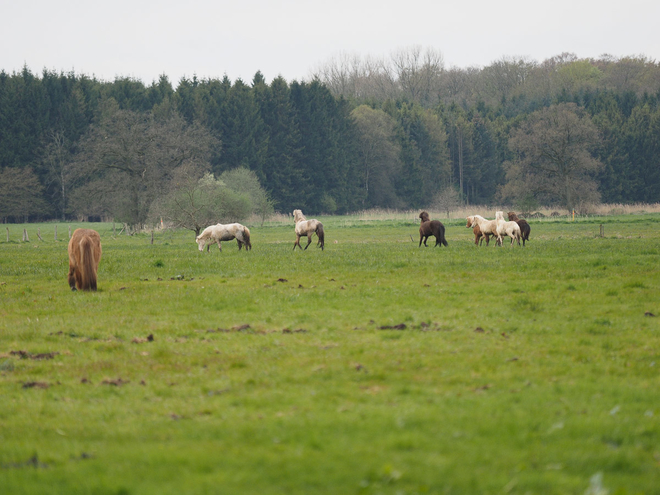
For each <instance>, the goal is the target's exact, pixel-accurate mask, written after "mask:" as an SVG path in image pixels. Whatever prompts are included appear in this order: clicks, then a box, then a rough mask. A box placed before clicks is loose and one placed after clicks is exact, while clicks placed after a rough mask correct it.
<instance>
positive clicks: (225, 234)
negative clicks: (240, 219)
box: [195, 223, 252, 252]
mask: <svg viewBox="0 0 660 495" xmlns="http://www.w3.org/2000/svg"><path fill="white" fill-rule="evenodd" d="M232 239H236V241H237V242H238V250H239V251H240V250H241V248H242V247H243V245H245V250H246V251H247V250H248V249H252V244H251V243H250V230H249V229H248V228H247V227H246V226H245V225H241V224H240V223H229V224H227V225H223V224H221V223H219V224H217V225H211V226H210V227H206V228H205V229H204V231H203V232H202V233H201V234H199V235H198V236H197V237H195V242H196V243H197V246H199V250H200V251H204V247H206V251H207V252H208V251H209V249H211V244H217V245H218V248H219V249H220V252H222V245H220V241H231V240H232Z"/></svg>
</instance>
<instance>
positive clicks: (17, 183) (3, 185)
mask: <svg viewBox="0 0 660 495" xmlns="http://www.w3.org/2000/svg"><path fill="white" fill-rule="evenodd" d="M42 192H43V186H42V185H41V183H40V182H39V179H38V178H37V176H36V175H35V173H34V172H33V171H32V169H31V168H29V167H27V168H14V167H5V168H4V169H1V170H0V218H4V219H6V218H7V217H15V218H18V219H21V220H24V221H27V218H28V217H29V216H30V215H33V214H36V213H42V212H43V211H44V210H45V209H46V202H45V201H44V199H43V197H42Z"/></svg>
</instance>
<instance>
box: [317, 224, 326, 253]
mask: <svg viewBox="0 0 660 495" xmlns="http://www.w3.org/2000/svg"><path fill="white" fill-rule="evenodd" d="M316 235H317V236H318V238H319V242H318V243H317V244H319V245H320V247H321V251H323V246H325V233H324V232H323V224H322V223H321V222H319V223H317V224H316Z"/></svg>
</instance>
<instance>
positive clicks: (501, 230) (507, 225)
mask: <svg viewBox="0 0 660 495" xmlns="http://www.w3.org/2000/svg"><path fill="white" fill-rule="evenodd" d="M495 220H496V221H497V233H498V234H499V236H500V237H499V239H498V242H499V244H500V246H501V245H502V236H509V237H511V245H512V246H513V241H514V240H516V241H518V245H519V246H520V237H522V234H521V233H520V226H519V225H518V224H517V223H516V222H507V221H505V220H504V212H503V211H496V212H495Z"/></svg>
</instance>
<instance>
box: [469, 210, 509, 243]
mask: <svg viewBox="0 0 660 495" xmlns="http://www.w3.org/2000/svg"><path fill="white" fill-rule="evenodd" d="M466 220H467V225H466V227H467V228H468V229H469V228H472V229H473V230H472V231H473V232H474V229H475V227H479V231H480V232H481V234H482V235H483V236H485V237H486V246H488V242H489V238H488V236H491V235H492V236H493V237H497V245H501V244H502V237H501V236H500V234H498V233H497V222H496V221H495V220H486V219H485V218H484V217H482V216H481V215H470V216H469V217H467V218H466ZM475 237H476V232H475ZM475 243H476V239H475Z"/></svg>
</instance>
